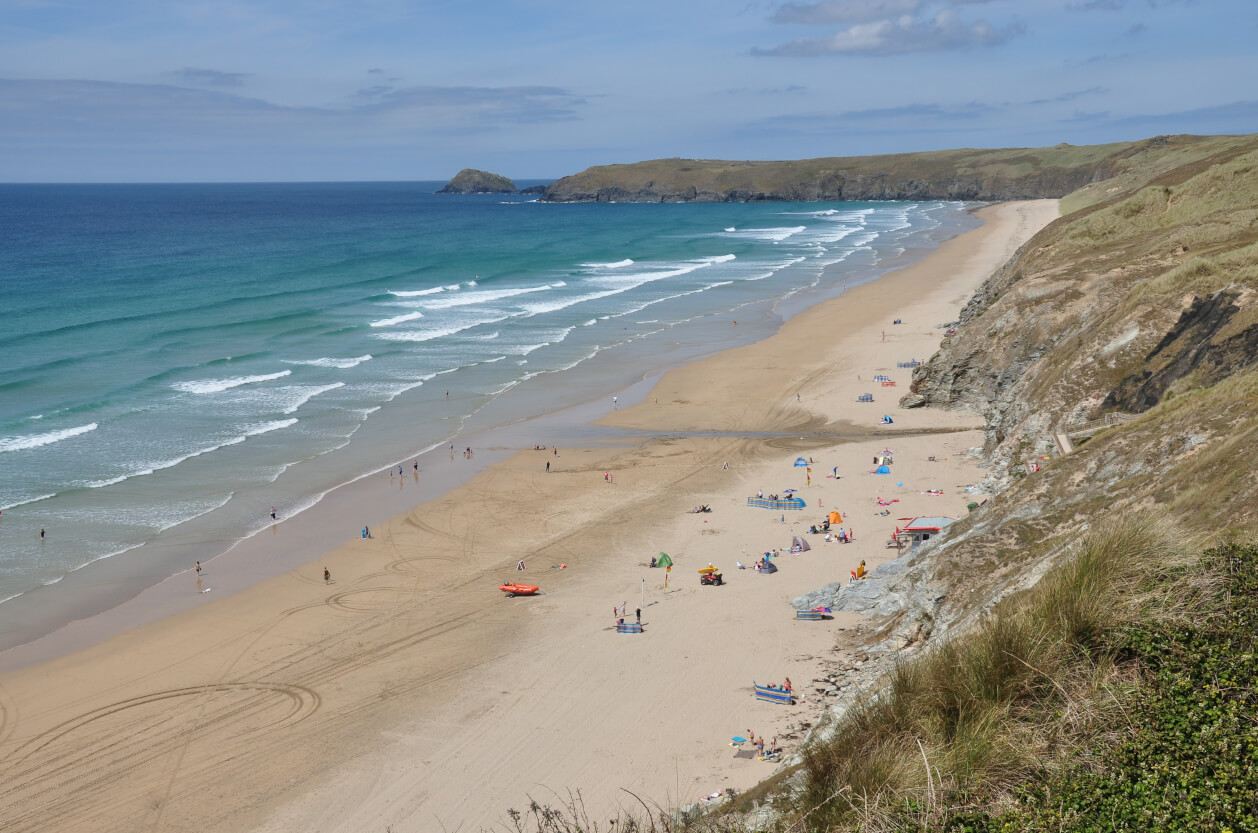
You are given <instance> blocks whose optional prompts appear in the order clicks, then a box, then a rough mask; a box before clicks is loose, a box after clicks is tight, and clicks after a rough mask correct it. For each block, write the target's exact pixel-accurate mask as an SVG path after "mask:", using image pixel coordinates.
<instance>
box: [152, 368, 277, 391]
mask: <svg viewBox="0 0 1258 833" xmlns="http://www.w3.org/2000/svg"><path fill="white" fill-rule="evenodd" d="M292 372H293V371H291V370H281V371H280V372H279V373H266V374H263V375H261V376H233V377H232V378H230V379H201V380H198V381H194V382H177V383H175V384H173V385H171V387H172V388H174V389H175V390H179V391H183V392H184V393H197V394H204V393H220V392H222V391H225V390H230V389H231V388H238V387H240V386H241V385H252V384H254V383H256V382H270V381H272V380H274V379H283V378H284V377H285V376H290V375H292Z"/></svg>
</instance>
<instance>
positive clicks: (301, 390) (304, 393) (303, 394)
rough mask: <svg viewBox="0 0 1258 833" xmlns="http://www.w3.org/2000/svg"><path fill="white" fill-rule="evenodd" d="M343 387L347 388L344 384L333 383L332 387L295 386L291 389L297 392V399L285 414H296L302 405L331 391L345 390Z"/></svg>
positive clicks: (286, 409)
mask: <svg viewBox="0 0 1258 833" xmlns="http://www.w3.org/2000/svg"><path fill="white" fill-rule="evenodd" d="M343 387H345V383H344V382H333V383H332V384H330V385H318V386H294V387H293V388H291V390H294V391H296V392H297V397H296V399H294V400H293V401H292V402H291V403H289V405H288V407H287V408H285V409H284V413H286V414H291V413H295V412H296V411H297V409H298V408H300V407H301V406H302V405H305V404H306V403H307V402H309V401H310V400H311V399H314V398H315V397H316V396H318V395H319V394H321V393H327V392H328V391H330V390H336V389H337V388H343Z"/></svg>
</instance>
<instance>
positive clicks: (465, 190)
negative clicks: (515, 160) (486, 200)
mask: <svg viewBox="0 0 1258 833" xmlns="http://www.w3.org/2000/svg"><path fill="white" fill-rule="evenodd" d="M437 193H438V194H518V193H520V191H519V189H518V188H516V187H515V183H514V182H512V181H511V180H509V179H507V178H506V177H505V176H501V175H499V174H491V173H489V172H488V171H477V170H474V169H472V168H464V169H463V170H461V171H459V172H458V173H457V174H455V177H454V179H452V180H450V181H449V182H447V183H446V187H444V188H442V189H441V190H440V191H438V192H437Z"/></svg>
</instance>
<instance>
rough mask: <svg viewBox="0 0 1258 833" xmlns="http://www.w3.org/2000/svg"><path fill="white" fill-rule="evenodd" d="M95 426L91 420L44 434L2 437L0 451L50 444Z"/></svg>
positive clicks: (91, 429) (84, 432) (22, 449)
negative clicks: (74, 426) (87, 422)
mask: <svg viewBox="0 0 1258 833" xmlns="http://www.w3.org/2000/svg"><path fill="white" fill-rule="evenodd" d="M96 428H97V425H96V423H95V422H92V423H89V424H87V425H80V426H78V427H76V428H63V429H61V430H60V431H48V432H47V433H44V434H28V435H26V436H25V437H3V438H0V453H3V452H5V451H25V450H27V449H29V448H39V447H40V446H45V445H52V444H53V443H59V442H61V441H62V440H68V439H70V438H71V437H77V436H79V435H80V434H86V433H87V432H89V431H95V430H96Z"/></svg>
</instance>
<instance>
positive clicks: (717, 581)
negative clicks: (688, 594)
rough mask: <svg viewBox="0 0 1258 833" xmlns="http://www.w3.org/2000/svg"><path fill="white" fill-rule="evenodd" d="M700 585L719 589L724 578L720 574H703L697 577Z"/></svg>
mask: <svg viewBox="0 0 1258 833" xmlns="http://www.w3.org/2000/svg"><path fill="white" fill-rule="evenodd" d="M699 583H700V584H710V585H712V586H713V587H720V586H721V585H722V584H724V583H725V577H724V576H722V575H721V574H720V573H705V574H703V575H701V576H699Z"/></svg>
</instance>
